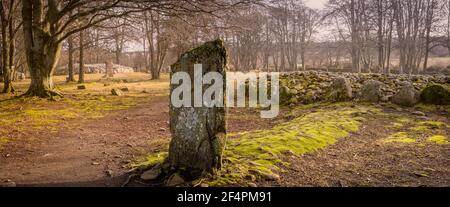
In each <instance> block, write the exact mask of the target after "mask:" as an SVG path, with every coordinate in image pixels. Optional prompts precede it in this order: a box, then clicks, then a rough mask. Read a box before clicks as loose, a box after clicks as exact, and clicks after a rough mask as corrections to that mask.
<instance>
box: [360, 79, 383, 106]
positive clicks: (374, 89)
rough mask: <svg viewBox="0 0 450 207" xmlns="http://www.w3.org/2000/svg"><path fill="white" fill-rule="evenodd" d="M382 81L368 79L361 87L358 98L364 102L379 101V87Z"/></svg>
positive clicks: (380, 94)
mask: <svg viewBox="0 0 450 207" xmlns="http://www.w3.org/2000/svg"><path fill="white" fill-rule="evenodd" d="M382 87H383V83H382V82H380V81H376V80H369V81H366V82H365V83H364V85H363V86H362V88H361V92H360V96H359V100H361V101H364V102H374V103H376V102H379V101H380V100H381V97H382V92H381V88H382Z"/></svg>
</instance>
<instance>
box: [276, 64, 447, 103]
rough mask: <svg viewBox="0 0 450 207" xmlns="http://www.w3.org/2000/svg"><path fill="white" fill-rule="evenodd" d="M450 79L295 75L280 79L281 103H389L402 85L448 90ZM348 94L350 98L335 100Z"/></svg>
mask: <svg viewBox="0 0 450 207" xmlns="http://www.w3.org/2000/svg"><path fill="white" fill-rule="evenodd" d="M449 81H450V77H448V76H445V75H417V76H410V77H409V76H407V75H383V74H360V75H358V74H355V73H330V72H312V71H309V72H295V73H284V74H282V75H281V76H280V95H281V97H280V99H281V103H282V104H285V105H289V104H308V103H314V102H320V101H340V100H336V97H337V98H341V99H343V100H345V99H346V98H347V99H348V100H355V101H371V102H376V101H382V102H388V101H392V99H393V97H394V96H395V95H396V94H398V93H399V91H400V90H401V89H402V87H405V85H412V86H413V87H411V88H415V89H416V90H417V92H420V91H422V90H423V89H424V88H425V87H427V85H429V84H441V85H444V86H445V87H446V88H448V86H449V84H450V83H449ZM345 87H348V88H345ZM349 91H350V93H351V97H342V95H341V96H336V94H339V93H340V92H343V93H341V94H343V95H344V96H345V95H346V94H347V93H348V92H349Z"/></svg>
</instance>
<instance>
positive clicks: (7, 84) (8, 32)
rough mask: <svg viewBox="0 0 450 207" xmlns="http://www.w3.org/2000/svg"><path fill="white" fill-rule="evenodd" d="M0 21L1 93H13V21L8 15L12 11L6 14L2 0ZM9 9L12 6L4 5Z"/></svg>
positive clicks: (0, 3)
mask: <svg viewBox="0 0 450 207" xmlns="http://www.w3.org/2000/svg"><path fill="white" fill-rule="evenodd" d="M10 4H14V2H10ZM0 7H1V8H0V12H1V14H0V15H1V16H0V23H1V28H0V31H1V35H2V39H1V42H2V48H1V57H0V58H1V59H2V61H1V62H2V63H3V65H2V68H0V69H1V70H2V75H3V90H2V93H13V92H14V87H13V85H12V73H13V67H14V53H15V52H14V50H15V37H14V36H15V35H14V22H13V19H12V18H10V15H12V14H11V13H12V12H13V11H11V10H10V11H9V14H8V15H6V12H5V11H4V8H3V7H4V5H3V2H1V1H0ZM6 7H9V8H10V9H11V7H12V6H8V5H6Z"/></svg>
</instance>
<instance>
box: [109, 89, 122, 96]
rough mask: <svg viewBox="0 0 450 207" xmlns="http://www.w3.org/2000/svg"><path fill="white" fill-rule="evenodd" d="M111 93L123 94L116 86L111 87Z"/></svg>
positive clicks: (115, 94)
mask: <svg viewBox="0 0 450 207" xmlns="http://www.w3.org/2000/svg"><path fill="white" fill-rule="evenodd" d="M111 94H112V95H114V96H123V92H122V91H121V90H119V89H116V88H113V89H111Z"/></svg>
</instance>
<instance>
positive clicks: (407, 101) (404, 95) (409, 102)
mask: <svg viewBox="0 0 450 207" xmlns="http://www.w3.org/2000/svg"><path fill="white" fill-rule="evenodd" d="M419 99H420V94H419V92H418V91H417V90H416V89H415V88H414V86H413V85H412V84H411V83H404V84H403V86H402V88H401V89H400V91H398V92H397V93H396V94H395V95H394V96H393V97H392V100H391V101H392V103H394V104H397V105H400V106H414V105H415V104H417V102H419Z"/></svg>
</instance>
